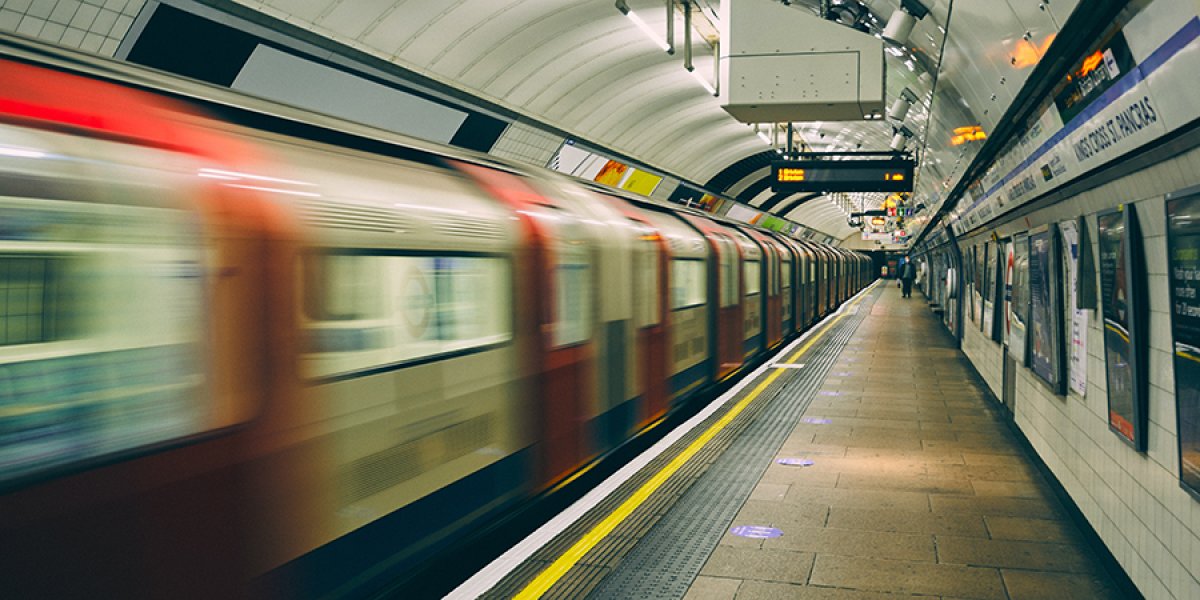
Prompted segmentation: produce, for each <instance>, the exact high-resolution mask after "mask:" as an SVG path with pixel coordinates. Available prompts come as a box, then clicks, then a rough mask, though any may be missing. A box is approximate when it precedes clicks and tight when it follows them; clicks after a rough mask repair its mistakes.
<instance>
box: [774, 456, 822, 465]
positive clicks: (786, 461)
mask: <svg viewBox="0 0 1200 600" xmlns="http://www.w3.org/2000/svg"><path fill="white" fill-rule="evenodd" d="M775 462H777V463H779V464H781V465H787V466H789V467H811V466H812V464H813V461H811V460H809V459H807V458H781V459H779V460H777V461H775Z"/></svg>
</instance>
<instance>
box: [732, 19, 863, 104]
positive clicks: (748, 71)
mask: <svg viewBox="0 0 1200 600" xmlns="http://www.w3.org/2000/svg"><path fill="white" fill-rule="evenodd" d="M720 68H721V94H720V98H721V108H723V109H725V111H726V112H728V113H729V114H730V115H732V116H733V117H734V118H735V119H737V120H739V121H742V122H744V123H769V122H776V123H778V122H787V121H858V120H863V119H869V118H881V116H882V114H883V111H884V108H885V105H884V78H885V75H886V69H885V67H884V55H883V42H882V41H881V40H879V39H877V38H875V37H873V36H870V35H867V34H864V33H860V32H857V31H854V30H852V29H848V28H846V27H842V26H840V25H838V24H836V23H832V22H829V21H826V20H824V19H821V18H820V17H817V16H815V15H812V14H810V13H808V12H807V11H803V10H798V9H796V8H792V7H788V6H785V5H783V4H780V3H778V2H775V1H773V0H726V1H724V2H722V3H721V61H720Z"/></svg>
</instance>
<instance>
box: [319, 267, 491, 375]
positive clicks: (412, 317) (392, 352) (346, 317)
mask: <svg viewBox="0 0 1200 600" xmlns="http://www.w3.org/2000/svg"><path fill="white" fill-rule="evenodd" d="M303 267H304V276H303V284H304V298H303V304H304V314H305V316H306V317H307V318H308V321H309V323H308V324H307V332H306V333H307V336H308V341H307V344H308V354H307V357H306V360H307V362H308V366H309V367H310V369H311V370H310V372H309V373H308V375H311V376H317V377H320V376H329V375H336V374H341V373H347V372H352V371H356V370H362V369H368V368H372V367H379V366H383V365H390V364H397V363H403V362H406V361H411V360H414V359H419V358H424V357H429V356H436V355H439V354H446V353H452V352H457V351H461V350H467V349H471V348H475V347H480V346H487V345H491V344H496V343H500V342H504V341H507V340H508V339H510V338H511V335H512V325H511V321H512V302H511V297H512V290H511V284H510V267H509V262H508V260H507V259H505V258H502V257H494V256H407V255H395V254H365V253H363V254H359V253H357V252H336V253H312V254H309V255H306V256H305V257H304V259H303ZM351 280H353V281H351Z"/></svg>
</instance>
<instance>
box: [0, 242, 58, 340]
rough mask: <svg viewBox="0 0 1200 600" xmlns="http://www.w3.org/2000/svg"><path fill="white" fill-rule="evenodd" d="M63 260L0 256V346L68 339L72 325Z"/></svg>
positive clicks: (50, 257)
mask: <svg viewBox="0 0 1200 600" xmlns="http://www.w3.org/2000/svg"><path fill="white" fill-rule="evenodd" d="M67 266H68V259H67V258H66V257H63V256H44V255H8V256H4V255H0V346H14V345H17V344H40V343H45V342H52V341H56V340H61V339H64V338H66V337H68V336H69V335H70V333H71V329H72V326H73V323H74V319H73V315H75V312H76V311H75V310H73V308H72V307H73V303H72V302H71V298H70V295H69V294H70V287H71V286H70V285H68V278H67V277H65V275H66V269H67Z"/></svg>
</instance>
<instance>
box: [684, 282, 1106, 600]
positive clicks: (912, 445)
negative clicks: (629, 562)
mask: <svg viewBox="0 0 1200 600" xmlns="http://www.w3.org/2000/svg"><path fill="white" fill-rule="evenodd" d="M935 319H936V316H935V315H933V314H932V313H931V312H930V310H929V308H928V307H927V306H926V303H925V301H924V299H923V298H920V297H918V296H914V297H913V298H901V297H900V293H899V291H898V290H897V289H895V288H894V287H888V288H887V289H886V290H885V292H884V293H883V296H882V297H881V298H880V299H879V301H878V302H876V303H875V305H874V307H873V308H872V310H871V314H870V316H868V317H867V318H866V320H864V321H863V322H862V324H861V325H860V326H859V328H858V330H857V331H856V332H855V335H854V338H853V339H852V340H851V341H850V343H849V345H848V346H847V347H846V349H845V350H844V351H843V352H842V354H841V355H840V356H839V357H838V362H837V363H836V364H835V366H834V367H833V369H832V370H831V371H830V374H829V376H828V377H827V378H826V380H825V382H824V385H823V387H822V388H821V392H819V393H818V395H817V397H816V399H815V400H814V401H813V403H812V405H811V406H810V407H809V408H808V411H807V412H806V413H805V419H804V421H805V422H802V423H801V424H800V425H798V426H797V427H796V428H795V430H794V431H793V432H792V435H791V436H790V438H789V439H788V440H787V441H786V442H785V443H784V445H783V447H782V448H781V449H780V452H779V455H778V456H777V457H776V458H777V459H778V458H808V459H811V460H812V461H813V464H812V465H811V466H807V467H803V466H784V465H781V464H778V463H772V464H771V466H770V467H769V468H768V469H767V471H766V474H765V475H764V476H763V478H762V480H761V481H760V482H759V484H758V487H757V488H756V489H755V491H754V493H753V495H751V497H750V499H749V500H748V501H747V502H746V504H745V505H744V506H743V507H742V510H741V512H740V513H739V514H738V517H737V518H736V519H735V522H734V525H763V526H771V527H775V528H778V529H781V530H782V531H783V535H781V536H779V537H775V538H768V539H750V538H741V537H735V536H733V535H731V534H727V535H726V536H725V538H724V539H723V541H722V542H721V545H720V546H718V548H717V550H716V552H714V553H713V555H712V557H711V558H710V559H709V560H708V563H707V564H706V565H705V566H704V569H703V571H701V575H700V577H699V578H697V580H696V581H695V583H694V584H693V585H692V588H691V590H690V591H689V593H688V596H687V598H688V599H689V600H701V599H724V598H800V599H809V598H812V599H829V600H841V599H847V600H849V599H856V600H857V599H868V598H891V599H894V598H897V597H919V598H947V599H951V598H954V599H959V598H987V599H1001V600H1003V599H1011V600H1025V599H1032V598H1048V599H1049V598H1053V599H1063V598H1088V599H1094V598H1117V597H1119V595H1118V593H1117V592H1116V591H1115V587H1114V586H1113V584H1112V582H1111V581H1110V580H1109V579H1108V578H1107V577H1106V576H1105V575H1103V574H1102V573H1101V572H1100V567H1099V565H1098V563H1097V560H1096V558H1095V557H1094V556H1093V555H1092V554H1091V553H1090V551H1089V550H1088V549H1087V548H1086V547H1085V546H1084V545H1083V542H1082V541H1081V536H1080V534H1079V531H1078V530H1077V529H1076V528H1075V526H1074V525H1073V524H1072V522H1071V521H1069V520H1068V518H1067V516H1066V514H1065V513H1064V511H1063V508H1062V507H1061V506H1060V505H1059V504H1058V502H1057V500H1056V499H1055V498H1054V496H1053V495H1052V493H1051V492H1050V490H1049V488H1048V487H1047V486H1046V484H1045V482H1044V481H1043V479H1042V477H1041V476H1040V475H1039V473H1038V471H1037V470H1036V469H1035V468H1034V467H1033V466H1032V464H1031V463H1030V462H1029V461H1028V459H1027V458H1026V457H1025V456H1024V454H1023V451H1022V450H1021V448H1020V446H1018V445H1017V443H1016V442H1015V440H1014V439H1013V438H1012V436H1011V434H1010V433H1009V431H1008V429H1007V428H1006V426H1005V425H1004V424H1003V423H1002V422H1001V420H1000V419H1001V417H1000V416H999V414H998V413H997V412H995V409H994V408H993V407H991V406H990V405H989V404H988V402H987V401H986V400H985V398H984V396H983V392H982V390H981V389H980V388H979V387H978V386H977V385H976V383H975V382H974V380H973V379H972V378H971V377H970V376H969V374H968V370H967V367H966V364H965V362H964V360H963V358H962V356H961V354H960V353H959V352H958V351H957V350H955V349H954V345H953V339H952V338H951V337H950V336H949V334H947V333H946V331H945V329H944V328H943V327H942V325H941V324H940V323H939V322H937V321H936V320H935Z"/></svg>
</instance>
